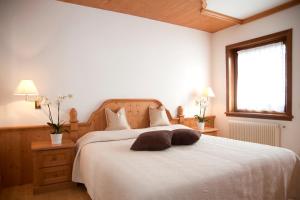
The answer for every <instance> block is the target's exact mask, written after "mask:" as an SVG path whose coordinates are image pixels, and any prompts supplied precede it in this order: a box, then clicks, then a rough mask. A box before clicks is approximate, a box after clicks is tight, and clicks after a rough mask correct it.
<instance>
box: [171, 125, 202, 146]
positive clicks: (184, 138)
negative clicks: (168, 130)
mask: <svg viewBox="0 0 300 200" xmlns="http://www.w3.org/2000/svg"><path fill="white" fill-rule="evenodd" d="M172 132H173V136H172V145H191V144H194V143H195V142H197V141H198V140H199V138H200V136H201V133H199V132H197V131H195V130H192V129H175V130H173V131H172Z"/></svg>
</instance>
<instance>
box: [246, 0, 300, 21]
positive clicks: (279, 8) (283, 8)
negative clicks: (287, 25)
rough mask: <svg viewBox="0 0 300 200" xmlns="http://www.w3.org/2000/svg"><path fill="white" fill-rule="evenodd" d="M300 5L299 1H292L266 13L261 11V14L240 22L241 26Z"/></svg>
mask: <svg viewBox="0 0 300 200" xmlns="http://www.w3.org/2000/svg"><path fill="white" fill-rule="evenodd" d="M298 4H300V0H292V1H289V2H287V3H284V4H281V5H279V6H276V7H274V8H271V9H269V10H266V11H263V12H261V13H258V14H256V15H253V16H250V17H248V18H246V19H243V20H242V24H246V23H249V22H252V21H254V20H257V19H260V18H263V17H266V16H269V15H272V14H274V13H276V12H279V11H282V10H285V9H288V8H290V7H293V6H296V5H298Z"/></svg>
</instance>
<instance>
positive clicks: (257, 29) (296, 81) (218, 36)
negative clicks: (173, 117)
mask: <svg viewBox="0 0 300 200" xmlns="http://www.w3.org/2000/svg"><path fill="white" fill-rule="evenodd" d="M290 28H293V55H292V56H293V63H292V64H293V115H294V119H293V121H291V122H284V121H276V122H279V123H280V124H282V125H285V126H286V128H284V129H283V131H282V145H283V146H284V147H287V148H290V149H292V150H294V151H295V152H297V153H298V154H299V155H300V56H299V52H300V6H296V7H293V8H290V9H287V10H284V11H281V12H279V13H276V14H274V15H271V16H268V17H265V18H262V19H260V20H257V21H254V22H251V23H248V24H245V25H241V26H235V27H232V28H229V29H226V30H224V31H220V32H217V33H215V34H213V36H212V77H213V78H212V86H213V88H214V91H215V93H216V97H215V98H214V100H213V111H212V112H213V114H215V115H216V116H217V118H216V126H217V127H218V128H220V129H221V131H222V133H223V134H224V135H227V134H228V119H230V118H229V117H226V116H225V114H224V112H225V111H226V75H225V74H226V64H225V46H226V45H229V44H233V43H237V42H241V41H245V40H248V39H252V38H257V37H260V36H263V35H268V34H271V33H275V32H279V31H282V30H286V29H290Z"/></svg>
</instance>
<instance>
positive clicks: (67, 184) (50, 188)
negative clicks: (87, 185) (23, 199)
mask: <svg viewBox="0 0 300 200" xmlns="http://www.w3.org/2000/svg"><path fill="white" fill-rule="evenodd" d="M73 186H76V183H74V182H64V183H57V184H52V185H45V186H39V187H33V194H40V193H44V192H50V191H54V190H60V189H65V188H69V187H73Z"/></svg>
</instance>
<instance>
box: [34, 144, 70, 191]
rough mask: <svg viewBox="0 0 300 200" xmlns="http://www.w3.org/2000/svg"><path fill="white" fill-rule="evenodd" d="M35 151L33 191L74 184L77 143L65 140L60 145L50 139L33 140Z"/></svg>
mask: <svg viewBox="0 0 300 200" xmlns="http://www.w3.org/2000/svg"><path fill="white" fill-rule="evenodd" d="M31 150H32V151H33V192H34V193H40V192H44V191H50V190H55V189H59V188H65V187H67V186H70V185H72V182H71V177H72V166H73V160H74V155H75V144H74V142H72V141H71V140H65V141H63V142H62V144H60V145H53V144H51V142H50V141H49V142H48V141H47V142H46V141H45V142H32V143H31Z"/></svg>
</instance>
